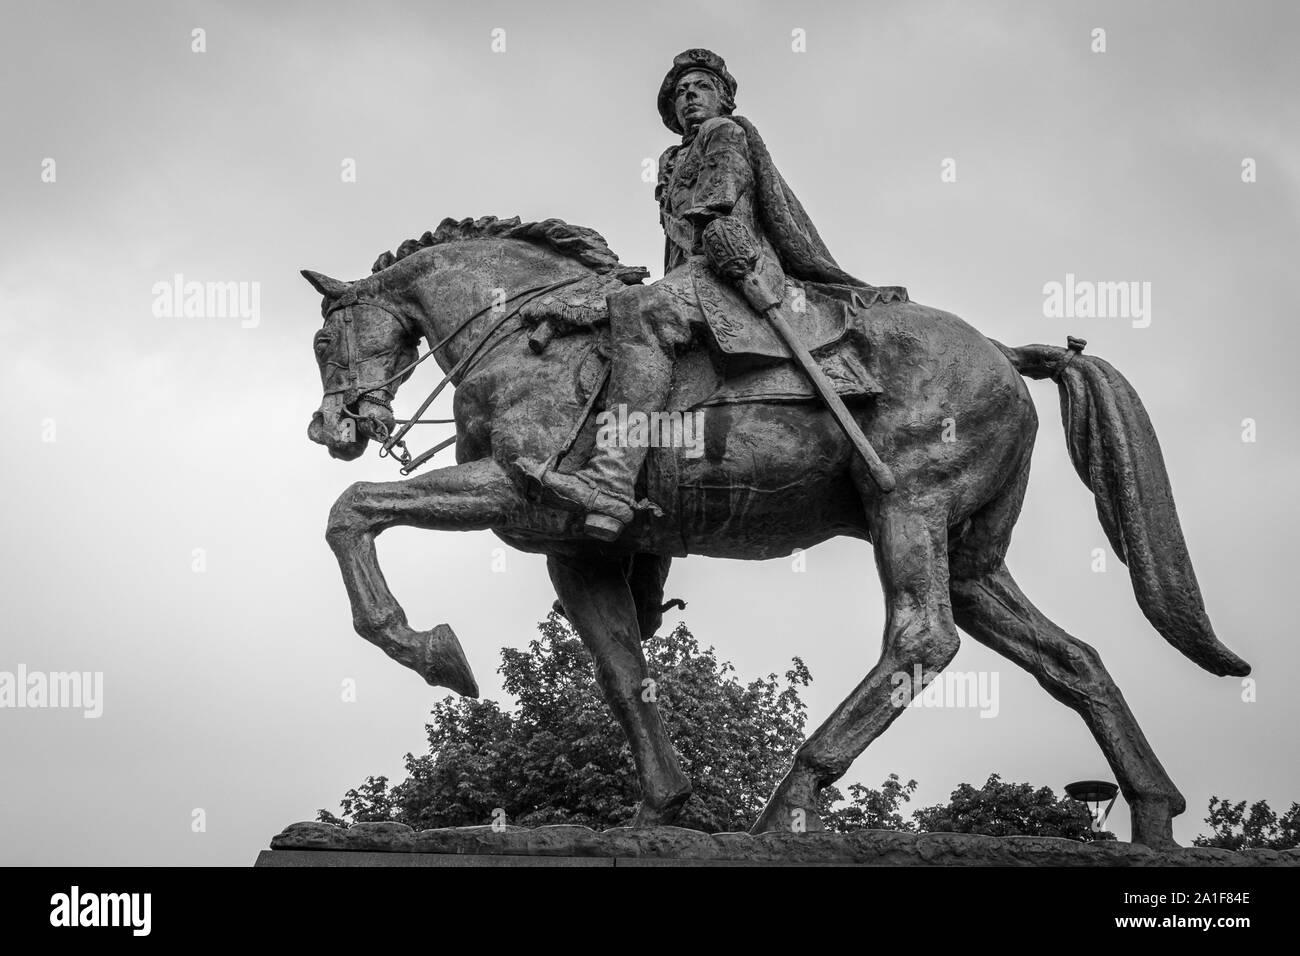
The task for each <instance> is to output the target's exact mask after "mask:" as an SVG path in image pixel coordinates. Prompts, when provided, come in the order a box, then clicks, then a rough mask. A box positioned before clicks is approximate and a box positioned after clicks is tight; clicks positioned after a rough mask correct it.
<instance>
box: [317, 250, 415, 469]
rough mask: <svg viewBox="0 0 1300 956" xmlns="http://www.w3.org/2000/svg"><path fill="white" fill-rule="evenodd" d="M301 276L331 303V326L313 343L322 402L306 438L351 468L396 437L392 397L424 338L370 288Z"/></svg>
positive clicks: (324, 308)
mask: <svg viewBox="0 0 1300 956" xmlns="http://www.w3.org/2000/svg"><path fill="white" fill-rule="evenodd" d="M302 275H303V278H304V279H306V280H307V281H308V282H310V283H311V286H312V288H314V289H315V290H316V291H317V292H319V293H320V294H321V295H323V296H324V297H325V299H324V302H323V303H322V304H321V312H322V313H323V314H324V316H325V324H324V325H323V326H322V327H321V329H320V330H319V331H318V332H317V333H316V335H315V337H314V338H313V340H312V346H313V349H314V351H315V353H316V364H317V365H318V366H319V367H320V378H321V386H322V388H323V390H324V395H323V397H322V399H321V404H320V408H318V409H317V410H316V414H314V415H313V416H312V419H311V424H310V425H309V426H308V428H307V437H308V438H310V439H311V440H312V441H314V442H316V443H317V444H318V445H324V446H325V447H326V448H327V449H329V453H330V456H331V457H333V458H340V459H342V460H343V461H352V460H353V459H355V458H358V457H360V456H361V454H362V453H363V452H364V451H365V450H366V445H367V444H369V442H370V439H371V438H374V439H376V440H378V441H383V440H384V439H386V438H387V437H388V436H389V435H390V434H391V433H392V431H393V426H394V424H395V423H394V421H393V396H394V394H396V392H397V387H398V385H400V384H401V383H402V382H403V381H405V379H406V375H404V374H402V373H403V370H404V369H406V368H407V367H408V366H409V365H411V364H412V363H413V362H414V361H415V359H416V354H417V345H418V343H419V331H418V328H417V326H416V325H415V324H414V323H412V322H410V321H409V320H408V319H406V318H405V317H404V316H403V315H402V314H401V312H400V311H399V310H398V308H397V307H395V306H394V305H393V303H391V302H389V301H387V300H386V299H385V297H384V296H383V294H382V292H381V291H380V290H379V289H378V287H375V288H373V289H372V288H371V286H372V285H373V283H372V281H371V280H368V279H362V280H359V281H357V282H340V281H339V280H338V279H331V278H329V277H328V276H323V275H321V274H320V273H318V272H310V271H308V270H303V273H302Z"/></svg>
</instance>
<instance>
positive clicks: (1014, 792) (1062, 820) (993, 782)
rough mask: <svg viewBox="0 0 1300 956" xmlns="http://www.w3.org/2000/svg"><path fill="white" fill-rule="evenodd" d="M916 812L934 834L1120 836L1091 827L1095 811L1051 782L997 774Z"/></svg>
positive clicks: (919, 823) (922, 826) (1082, 838)
mask: <svg viewBox="0 0 1300 956" xmlns="http://www.w3.org/2000/svg"><path fill="white" fill-rule="evenodd" d="M912 816H913V819H914V820H915V822H916V825H917V827H918V829H920V830H924V831H928V832H931V833H983V834H986V835H988V836H1013V835H1020V836H1049V837H1065V838H1066V839H1069V840H1079V841H1081V842H1083V843H1090V842H1092V841H1093V840H1113V839H1115V834H1113V833H1111V832H1110V831H1108V830H1103V831H1100V832H1096V831H1094V830H1093V829H1092V813H1091V812H1090V811H1089V810H1088V808H1087V807H1085V806H1084V805H1083V804H1082V803H1079V802H1077V801H1075V800H1072V799H1070V798H1069V797H1061V798H1060V799H1057V797H1056V794H1055V793H1053V792H1052V788H1051V787H1039V788H1038V789H1037V790H1035V789H1034V788H1033V786H1032V785H1030V784H1027V783H1006V782H1004V781H1003V780H1002V778H1001V777H1000V776H998V774H996V773H995V774H990V775H989V779H988V781H987V782H986V783H985V784H984V786H983V787H980V788H979V789H978V790H977V789H976V788H975V787H972V786H971V785H970V784H969V783H963V784H962V785H961V786H959V787H958V788H957V789H956V790H954V791H953V792H952V797H951V798H950V799H949V801H948V803H947V805H938V806H933V807H924V808H922V809H920V810H917V811H916V813H914V814H913V815H912Z"/></svg>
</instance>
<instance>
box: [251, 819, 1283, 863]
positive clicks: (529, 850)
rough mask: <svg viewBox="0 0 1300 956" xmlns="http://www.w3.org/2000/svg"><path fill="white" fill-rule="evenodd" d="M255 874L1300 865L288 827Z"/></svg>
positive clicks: (561, 833)
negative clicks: (268, 869)
mask: <svg viewBox="0 0 1300 956" xmlns="http://www.w3.org/2000/svg"><path fill="white" fill-rule="evenodd" d="M254 865H255V866H290V867H292V866H326V867H337V866H417V867H420V866H433V867H440V866H441V867H449V866H450V867H465V866H564V867H570V866H582V867H588V866H610V867H613V866H1083V867H1088V866H1104V867H1112V866H1139V867H1141V866H1198V867H1199V866H1229V867H1231V866H1300V850H1246V851H1244V852H1241V853H1236V852H1233V851H1231V850H1214V849H1206V848H1201V847H1173V848H1170V849H1167V850H1152V849H1150V848H1148V847H1145V846H1139V845H1137V844H1132V843H1118V842H1115V841H1113V840H1112V841H1107V842H1104V843H1078V842H1076V841H1074V840H1066V839H1061V838H1056V837H992V836H979V835H976V834H971V833H920V834H917V833H902V832H899V831H896V830H860V831H857V832H854V833H764V834H761V835H760V836H751V835H749V834H748V833H713V834H710V833H702V832H700V831H699V830H687V829H683V828H681V827H646V828H642V829H634V828H630V827H620V828H615V829H611V830H602V831H596V830H591V829H589V828H587V827H580V826H552V827H538V828H536V829H528V828H525V827H504V828H499V829H494V828H493V827H490V826H483V827H449V828H447V829H441V830H420V831H418V832H417V831H415V830H412V829H411V828H410V827H408V826H405V825H404V824H400V823H358V824H355V825H353V826H351V827H348V828H346V829H344V828H341V827H332V826H329V825H327V824H324V823H293V824H290V825H289V826H288V827H286V828H285V829H284V830H283V831H282V832H281V833H280V834H279V835H277V836H276V837H275V838H274V839H272V840H271V849H269V850H263V851H262V852H261V854H260V855H259V856H258V858H257V862H256V863H255V864H254Z"/></svg>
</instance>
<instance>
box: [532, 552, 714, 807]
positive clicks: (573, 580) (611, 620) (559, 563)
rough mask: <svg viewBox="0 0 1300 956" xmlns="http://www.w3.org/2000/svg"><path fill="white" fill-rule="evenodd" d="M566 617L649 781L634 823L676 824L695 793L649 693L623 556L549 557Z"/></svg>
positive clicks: (639, 772) (643, 780)
mask: <svg viewBox="0 0 1300 956" xmlns="http://www.w3.org/2000/svg"><path fill="white" fill-rule="evenodd" d="M546 566H547V569H548V570H549V571H550V572H551V581H552V583H553V584H554V585H555V591H556V593H557V594H558V595H559V598H560V603H561V604H563V605H564V610H565V614H566V616H567V617H568V618H569V621H570V623H572V624H573V627H574V629H575V630H577V632H578V636H579V637H581V638H582V642H583V644H585V645H586V646H587V649H588V650H589V651H591V656H592V658H593V659H594V661H595V665H596V681H597V683H599V684H600V689H601V691H602V692H603V693H604V695H605V701H606V703H608V704H609V707H610V710H612V711H613V712H614V717H615V718H616V719H617V720H618V723H619V725H620V726H621V727H622V728H623V733H624V734H625V735H626V737H627V741H628V744H629V746H630V747H631V748H632V759H633V760H634V761H635V763H636V770H637V777H638V778H639V780H640V783H641V807H640V809H639V810H638V811H637V815H636V819H635V820H634V821H633V825H634V826H655V825H658V824H669V823H672V822H673V820H674V819H676V817H677V814H678V813H679V812H680V810H681V808H682V805H683V804H685V803H686V801H687V799H688V798H689V797H690V795H691V782H690V780H689V779H688V778H687V777H686V775H685V774H684V773H682V770H681V767H680V766H679V765H678V762H677V753H676V751H675V750H674V749H673V745H672V741H671V740H669V739H668V731H667V729H666V728H665V727H664V723H663V720H662V718H661V717H660V716H659V708H658V705H657V704H656V703H655V701H654V699H653V698H654V695H653V694H650V695H647V694H646V693H645V685H644V681H645V680H646V678H647V676H648V674H647V672H646V670H647V669H646V662H645V655H644V654H643V653H642V651H641V625H640V622H639V621H638V617H637V607H636V602H635V601H634V599H633V595H632V590H631V588H630V587H629V586H628V577H627V567H626V564H625V562H624V561H623V560H620V559H598V558H593V559H589V560H580V559H575V558H567V557H565V558H561V557H557V556H551V557H549V558H547V561H546Z"/></svg>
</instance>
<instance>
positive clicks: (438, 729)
mask: <svg viewBox="0 0 1300 956" xmlns="http://www.w3.org/2000/svg"><path fill="white" fill-rule="evenodd" d="M538 630H539V631H540V636H539V637H538V638H537V639H535V640H533V641H532V642H531V643H530V644H529V646H528V649H527V650H513V649H510V648H506V649H505V650H503V651H502V652H501V668H500V673H501V674H502V677H503V684H504V686H505V689H506V691H507V692H508V693H509V694H510V695H511V696H513V697H514V698H515V700H516V701H517V702H518V706H517V708H516V709H515V710H514V711H513V712H507V711H504V710H502V709H501V708H500V707H499V706H498V705H497V704H496V703H494V702H492V701H480V700H470V699H467V698H455V699H452V698H448V699H446V700H443V701H440V702H439V703H437V704H436V705H435V706H434V708H433V711H432V718H433V719H432V721H431V722H430V723H429V724H428V725H427V727H426V731H427V734H428V739H429V750H428V753H425V754H421V755H419V756H415V755H412V754H407V755H406V760H405V764H406V772H407V775H408V776H407V779H406V780H404V781H402V782H401V783H399V784H397V785H395V786H393V787H391V788H390V787H389V783H388V780H387V778H386V777H382V776H380V777H373V776H372V777H368V778H367V779H366V782H365V783H364V784H362V785H361V786H360V787H357V788H355V789H352V790H349V791H348V792H347V794H346V795H345V796H344V798H343V800H342V802H341V815H340V816H335V815H334V814H332V813H330V812H329V811H326V810H321V811H319V813H318V819H320V820H322V821H324V822H327V823H334V824H345V823H351V822H361V821H368V820H396V821H398V822H401V823H405V824H408V825H410V826H412V827H414V828H416V829H424V828H432V827H448V826H473V825H483V824H487V823H491V822H492V821H493V819H494V813H495V811H497V810H498V808H499V809H500V810H504V812H505V822H507V823H509V824H518V825H521V826H542V825H546V824H554V823H577V824H584V825H586V826H590V827H593V828H597V829H600V828H605V827H612V826H622V825H625V824H627V823H628V822H629V821H630V820H631V818H632V816H633V814H634V812H635V810H636V805H637V803H638V801H639V794H638V792H637V779H636V772H635V767H634V765H633V762H632V755H631V751H630V750H629V748H628V745H627V742H626V740H625V739H624V736H623V732H622V730H621V729H620V728H619V726H618V724H617V723H616V722H615V721H614V718H613V716H612V714H611V713H610V711H609V708H608V707H607V705H606V704H605V700H604V698H603V696H602V695H601V692H600V689H599V687H598V686H597V685H596V683H595V680H594V677H593V673H592V671H593V668H592V662H591V657H590V655H589V654H588V653H587V650H586V648H585V647H584V646H583V644H582V642H581V641H580V640H579V639H578V637H577V636H576V635H575V634H574V632H573V631H572V629H571V628H570V627H569V625H568V622H567V621H565V620H564V619H563V618H562V617H560V616H559V615H557V614H555V613H554V612H552V613H551V614H550V616H549V617H548V618H547V619H546V621H544V622H543V623H542V624H540V625H539V626H538ZM642 650H643V653H644V654H645V656H646V662H647V665H648V673H649V674H650V675H651V680H650V681H649V682H647V685H646V687H645V688H644V689H643V694H647V695H652V696H653V697H654V698H655V699H656V701H657V703H658V705H659V711H660V714H661V715H662V717H663V719H664V722H665V724H666V725H667V727H668V732H669V734H670V735H671V738H672V740H673V741H674V743H675V744H676V746H677V751H678V754H679V756H680V757H681V762H682V769H683V771H684V772H685V773H686V774H687V776H689V777H690V778H691V780H692V782H693V784H694V787H695V790H694V793H693V794H692V796H691V799H690V801H689V802H688V803H687V805H686V807H685V808H684V810H683V813H682V817H681V819H680V820H679V821H678V822H679V824H680V825H681V826H688V827H694V828H697V829H700V830H705V831H708V832H719V831H724V830H743V829H747V828H748V827H749V825H750V824H751V823H752V822H753V821H754V819H756V818H757V816H758V814H759V812H760V811H761V810H762V808H763V805H764V803H765V801H766V800H767V796H768V794H770V793H771V791H772V790H773V789H774V788H775V786H776V784H777V782H778V781H779V780H780V778H781V776H782V775H783V774H784V772H785V770H786V769H787V768H788V767H789V765H790V762H791V760H792V758H793V756H794V752H795V749H796V748H797V747H798V746H799V744H800V743H802V742H803V736H804V724H805V720H806V713H805V705H804V703H803V701H802V699H801V698H800V696H799V688H800V687H806V686H807V685H808V683H809V682H810V680H811V675H810V674H809V673H808V668H807V667H806V666H805V665H804V663H803V661H801V660H800V659H799V658H797V657H796V658H794V659H793V661H792V667H791V669H790V670H788V671H786V673H785V677H784V681H778V679H777V675H776V674H769V675H768V676H767V678H765V679H760V680H754V681H750V682H749V683H748V684H742V683H741V682H740V681H739V680H737V678H736V676H735V668H734V667H733V666H732V665H731V664H730V663H727V662H721V663H720V662H719V661H718V659H717V657H716V656H715V654H714V651H713V648H708V649H707V650H705V649H701V648H700V646H699V643H698V641H696V639H695V637H694V636H693V635H692V634H691V632H690V631H689V630H688V629H687V627H686V625H685V624H678V625H677V627H676V629H674V630H673V631H672V632H671V633H670V634H668V635H667V636H663V637H661V636H656V637H654V638H651V639H650V640H647V641H645V642H643V644H642ZM834 795H835V796H836V797H838V793H837V792H836V793H835V794H834Z"/></svg>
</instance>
